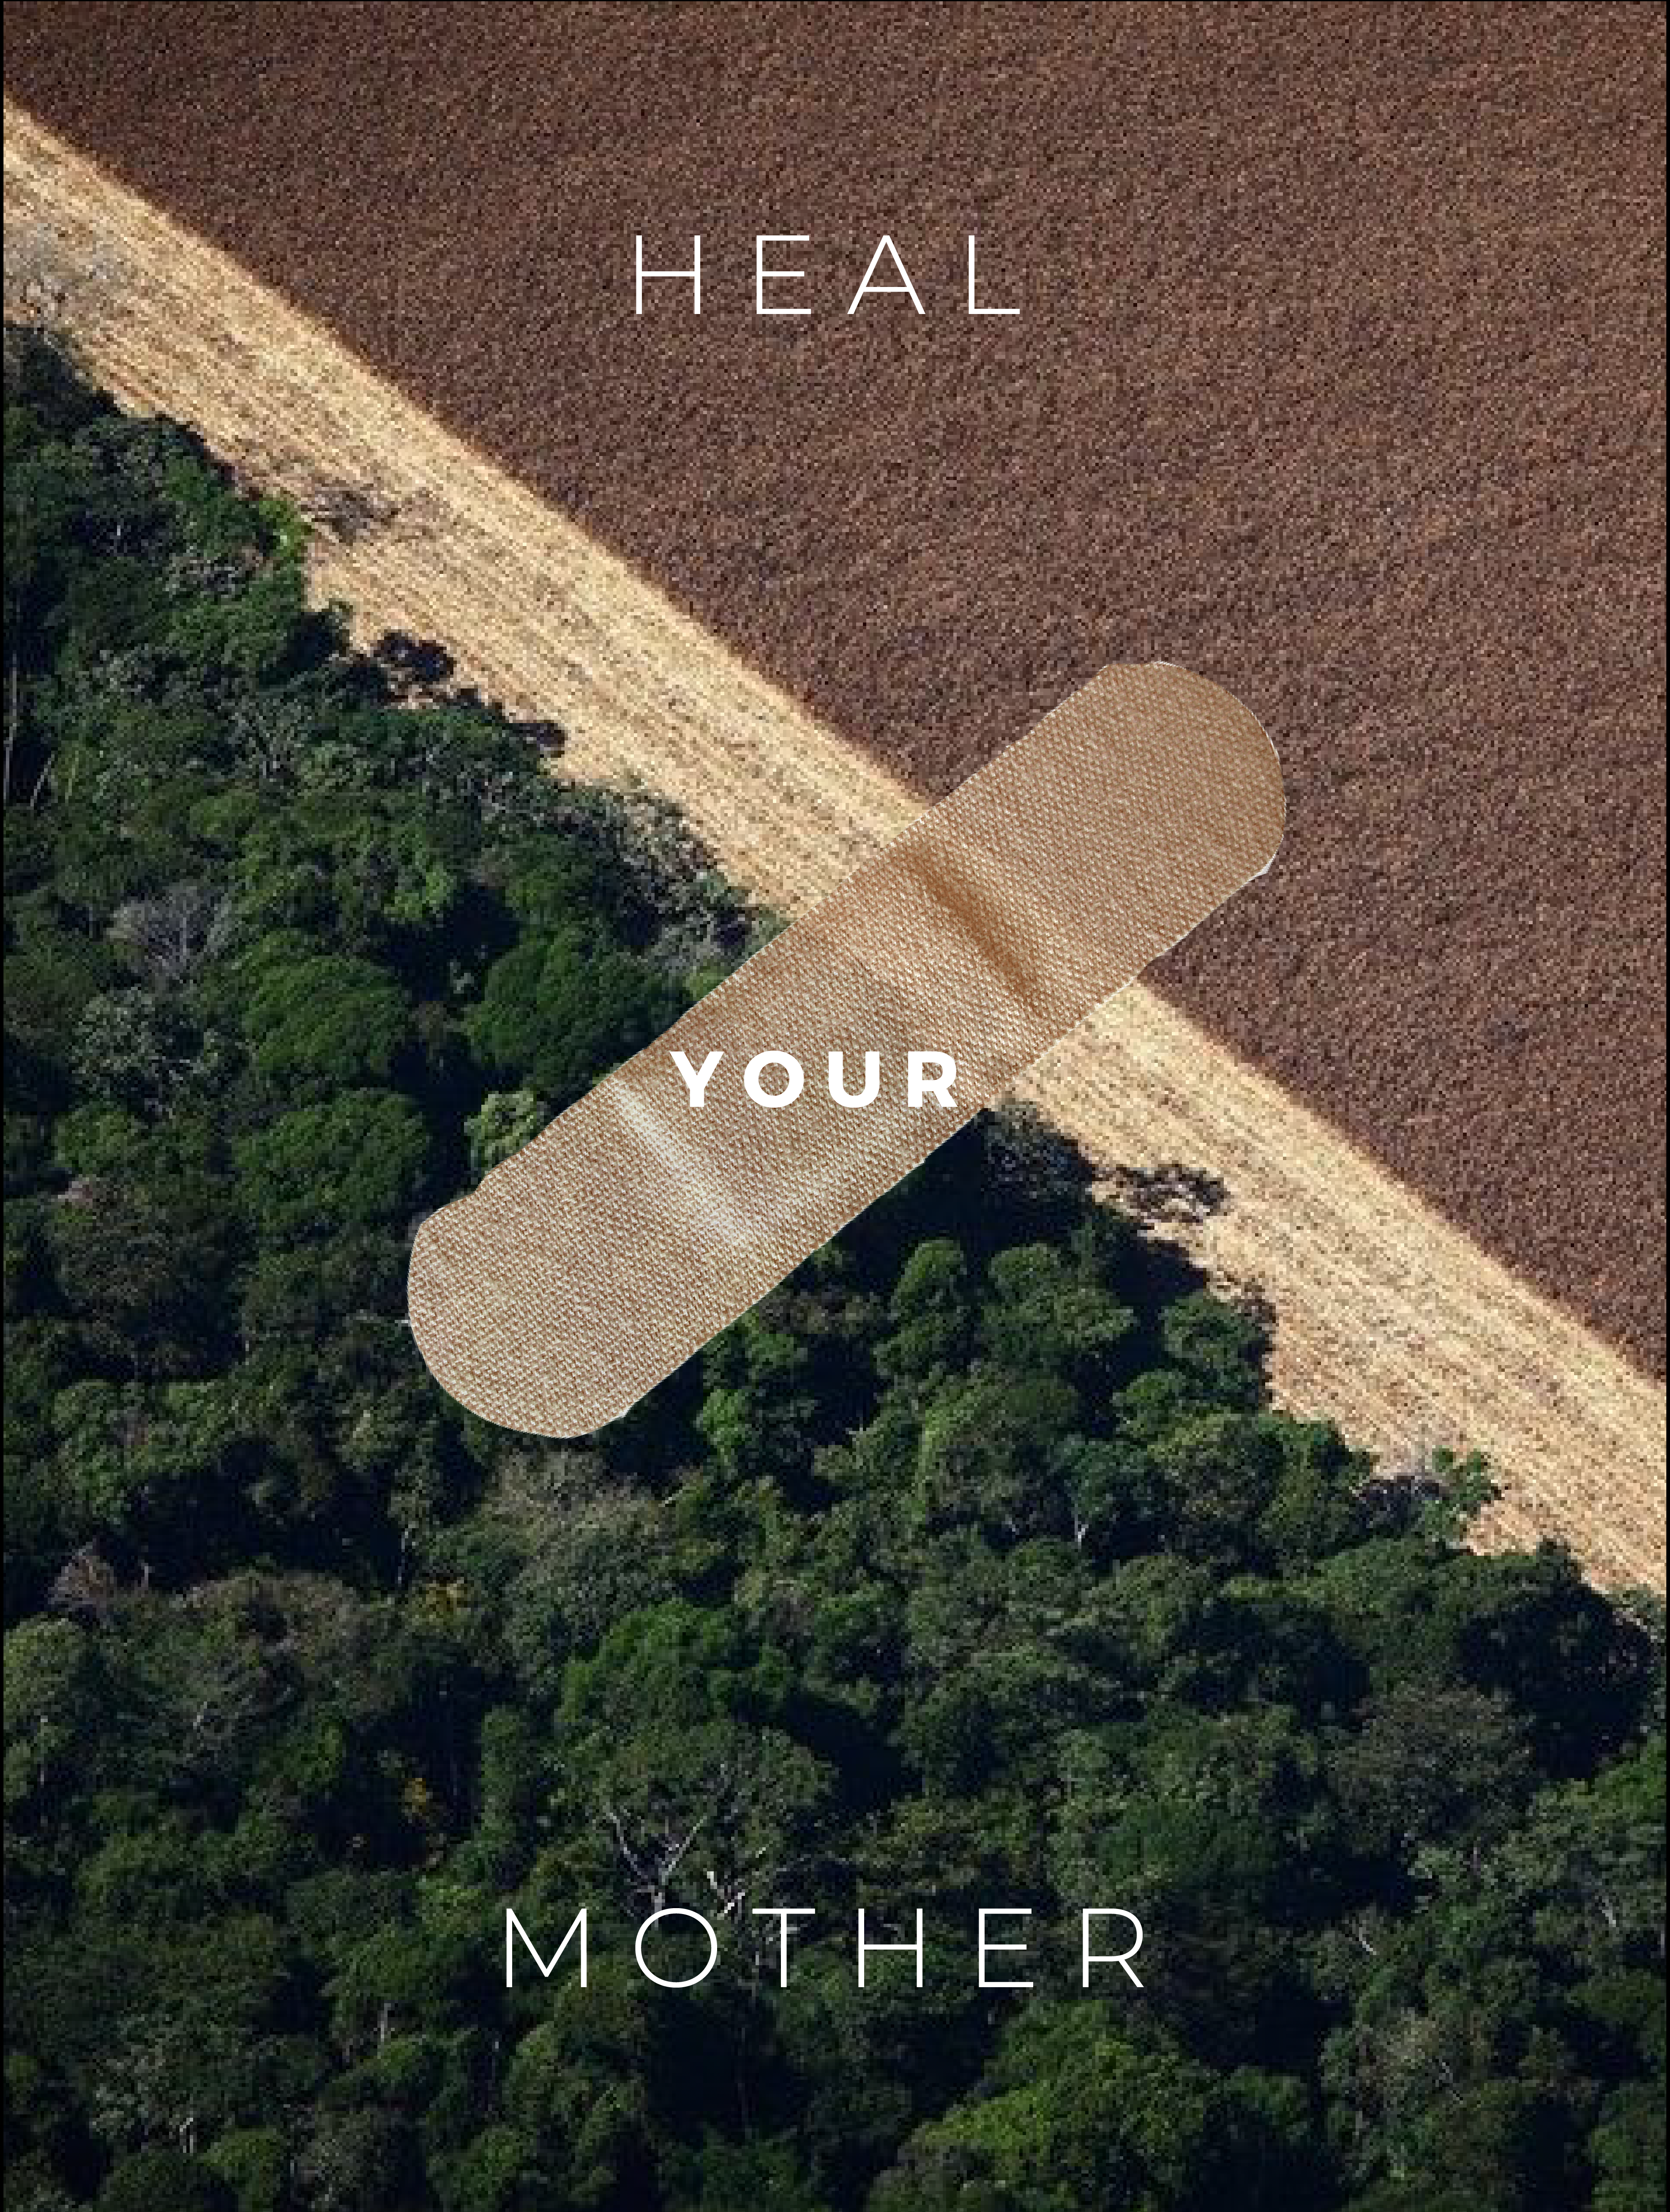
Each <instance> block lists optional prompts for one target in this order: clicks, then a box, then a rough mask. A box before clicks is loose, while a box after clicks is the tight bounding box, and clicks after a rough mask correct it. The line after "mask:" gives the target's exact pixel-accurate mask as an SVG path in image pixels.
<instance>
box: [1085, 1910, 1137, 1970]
mask: <svg viewBox="0 0 1670 2212" xmlns="http://www.w3.org/2000/svg"><path fill="white" fill-rule="evenodd" d="M1093 1920H1128V1921H1129V1922H1130V1923H1131V1925H1132V1927H1133V1928H1134V1929H1136V1931H1137V1940H1136V1942H1134V1943H1133V1945H1132V1946H1131V1948H1130V1949H1129V1950H1128V1951H1092V1950H1091V1948H1090V1944H1091V1942H1092V1940H1093V1939H1094V1936H1095V1932H1096V1931H1095V1929H1093V1928H1092V1927H1091V1925H1090V1923H1091V1922H1092V1921H1093ZM1141 1948H1142V1923H1141V1921H1140V1920H1139V1919H1138V1917H1137V1916H1136V1914H1135V1913H1134V1912H1125V1911H1120V1908H1119V1907H1118V1906H1116V1905H1114V1906H1109V1907H1107V1908H1105V1909H1102V1908H1098V1909H1096V1910H1095V1911H1090V1912H1087V1913H1086V1914H1085V1915H1084V1987H1085V1988H1086V1989H1089V1987H1090V1968H1091V1967H1092V1966H1118V1967H1120V1968H1121V1969H1122V1970H1123V1972H1124V1975H1125V1978H1126V1981H1128V1982H1130V1983H1132V1984H1133V1985H1134V1986H1135V1987H1136V1988H1138V1989H1140V1988H1141V1987H1142V1984H1141V1983H1140V1982H1139V1981H1138V1979H1137V1977H1136V1974H1135V1973H1134V1972H1133V1969H1132V1966H1131V1961H1132V1960H1133V1959H1134V1958H1135V1957H1136V1955H1137V1954H1138V1952H1139V1951H1140V1950H1141Z"/></svg>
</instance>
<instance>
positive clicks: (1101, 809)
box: [409, 662, 1284, 1437]
mask: <svg viewBox="0 0 1670 2212" xmlns="http://www.w3.org/2000/svg"><path fill="white" fill-rule="evenodd" d="M1283 817H1284V808H1283V799H1282V784H1281V771H1280V769H1279V766H1278V763H1277V759H1276V756H1275V752H1274V750H1273V749H1272V745H1271V744H1270V741H1269V739H1268V738H1266V735H1265V733H1264V732H1263V730H1262V729H1261V728H1260V726H1259V724H1258V723H1257V721H1256V720H1254V717H1253V716H1252V715H1251V714H1248V711H1247V709H1246V708H1244V707H1242V705H1241V704H1240V703H1239V702H1237V701H1236V700H1235V699H1233V698H1231V697H1230V695H1229V694H1228V693H1227V692H1225V691H1223V690H1219V689H1218V686H1217V685H1215V684H1210V683H1208V682H1206V681H1205V678H1201V677H1198V676H1194V675H1191V674H1190V673H1189V672H1188V671H1186V670H1184V669H1181V668H1176V667H1173V666H1171V665H1169V664H1167V663H1164V662H1158V663H1153V664H1149V665H1143V666H1133V667H1114V668H1108V669H1104V670H1103V671H1102V673H1101V674H1100V675H1099V676H1097V677H1096V678H1093V679H1092V680H1091V681H1090V683H1089V684H1085V685H1084V686H1083V688H1082V689H1081V690H1078V691H1076V692H1074V693H1073V694H1072V696H1071V697H1070V698H1068V699H1066V700H1065V701H1064V702H1062V704H1061V705H1060V706H1059V707H1057V708H1055V709H1054V711H1053V712H1052V713H1050V714H1047V715H1046V716H1045V717H1044V719H1043V720H1042V721H1041V722H1039V723H1038V724H1037V725H1036V726H1035V727H1034V728H1033V729H1032V730H1030V731H1029V732H1027V734H1026V735H1025V736H1024V737H1023V738H1020V739H1018V740H1017V742H1016V743H1015V744H1012V745H1011V746H1010V747H1009V748H1008V749H1007V750H1005V751H1004V752H1002V753H1000V754H999V756H998V757H997V758H996V759H995V760H993V761H992V762H991V763H989V764H988V765H987V767H986V768H984V769H981V771H980V772H979V773H978V774H977V775H972V776H970V777H969V779H968V781H966V782H965V783H963V784H961V785H959V786H958V787H957V788H956V790H955V791H953V792H952V793H950V795H949V796H948V797H947V798H945V799H942V800H941V801H940V802H939V804H938V805H937V806H934V807H932V808H931V809H930V810H929V811H927V812H926V813H925V814H922V815H920V816H919V817H917V818H916V819H915V820H914V822H912V823H910V824H909V825H908V828H906V829H904V830H903V831H902V833H901V834H900V835H899V836H897V837H896V838H895V839H894V840H893V842H891V843H890V845H888V846H887V847H886V848H885V849H884V851H883V852H882V853H880V854H878V856H877V857H876V858H874V859H873V860H869V861H866V862H865V864H864V866H861V867H859V868H858V869H857V870H856V871H855V872H853V874H852V875H851V876H850V877H849V878H847V881H846V882H845V883H844V884H842V885H841V888H840V889H839V890H837V891H835V894H834V895H833V896H831V897H830V898H829V899H828V900H826V901H825V902H824V903H823V905H822V906H821V907H819V908H817V910H816V911H815V912H814V913H812V914H811V915H807V916H806V917H805V918H804V919H803V920H801V921H797V922H795V923H794V925H793V926H792V927H791V928H789V929H787V930H786V931H785V932H784V933H782V935H780V937H777V938H774V939H773V940H772V941H771V942H770V943H769V944H768V945H766V946H765V947H764V949H763V950H762V951H759V952H757V953H756V954H755V956H754V957H753V958H752V959H750V960H749V961H747V962H745V963H744V965H743V966H742V967H741V968H739V969H738V970H737V972H736V973H735V974H734V975H732V976H730V977H729V978H728V979H727V980H726V981H725V982H724V983H722V984H720V987H718V988H717V989H716V990H714V991H712V992H710V993H709V994H708V995H707V997H706V998H704V999H703V1000H701V1002H700V1003H699V1004H698V1005H696V1006H694V1007H692V1008H691V1010H690V1012H689V1013H688V1014H686V1015H684V1016H683V1018H682V1019H680V1020H679V1021H678V1022H677V1023H676V1024H674V1026H673V1027H672V1028H671V1030H668V1031H667V1032H666V1033H665V1036H662V1037H660V1038H659V1039H658V1040H657V1042H655V1043H654V1044H653V1045H650V1046H649V1047H647V1048H646V1049H645V1050H644V1051H642V1052H641V1053H639V1054H636V1055H635V1058H633V1059H631V1060H628V1061H627V1062H626V1063H625V1064H624V1065H623V1066H621V1067H618V1068H616V1070H615V1071H614V1072H613V1073H612V1074H610V1076H609V1077H608V1078H607V1079H606V1080H605V1081H604V1082H603V1083H601V1084H599V1085H598V1087H597V1088H596V1089H595V1090H594V1091H591V1092H589V1093H588V1094H587V1095H586V1097H584V1098H582V1099H581V1100H580V1101H579V1103H577V1104H575V1105H574V1106H571V1107H570V1108H569V1109H568V1111H567V1112H566V1113H564V1114H562V1115H559V1116H558V1118H557V1119H556V1121H553V1122H552V1123H551V1125H550V1127H549V1128H547V1129H546V1130H545V1131H544V1133H542V1134H541V1135H540V1136H538V1137H537V1138H536V1139H534V1141H533V1142H532V1143H531V1145H528V1146H525V1148H524V1149H523V1150H522V1151H521V1152H518V1153H517V1154H516V1155H515V1156H514V1158H512V1159H509V1160H507V1161H506V1162H505V1163H504V1164H502V1165H501V1166H500V1167H497V1168H495V1170H493V1171H492V1173H491V1174H490V1175H489V1176H487V1178H486V1179H485V1181H484V1182H483V1183H482V1184H481V1186H480V1187H479V1188H477V1190H476V1191H474V1192H473V1193H471V1194H470V1195H469V1196H468V1197H465V1198H463V1199H460V1200H458V1201H457V1202H456V1203H455V1204H453V1205H451V1206H446V1207H443V1208H442V1209H441V1210H440V1212H436V1213H434V1214H431V1215H430V1216H429V1217H428V1219H427V1220H426V1221H425V1222H424V1223H423V1224H422V1227H421V1228H420V1230H419V1231H418V1235H417V1238H416V1243H415V1245H414V1247H413V1251H412V1260H411V1276H410V1293H409V1296H410V1315H411V1322H412V1328H413V1330H414V1332H415V1334H416V1339H417V1343H418V1346H419V1347H420V1349H421V1351H422V1354H423V1357H424V1358H425V1359H426V1360H427V1361H428V1364H429V1367H430V1369H431V1370H432V1371H433V1372H434V1375H435V1376H436V1378H437V1379H438V1380H439V1381H440V1383H441V1384H442V1386H443V1387H444V1388H445V1389H447V1390H448V1391H450V1392H451V1393H452V1395H453V1396H454V1397H455V1398H457V1399H458V1400H460V1401H462V1402H463V1403H464V1404H465V1405H466V1406H468V1407H471V1409H472V1411H474V1412H476V1413H480V1414H482V1415H483V1417H484V1418H485V1419H489V1420H491V1421H495V1422H498V1423H500V1424H501V1425H504V1426H506V1427H507V1428H514V1429H522V1430H526V1431H531V1432H533V1433H535V1434H537V1435H542V1436H555V1437H570V1436H580V1435H584V1434H586V1433H587V1432H588V1431H591V1430H593V1429H596V1428H598V1427H601V1426H602V1425H603V1424H604V1422H606V1421H609V1420H611V1419H614V1418H615V1417H616V1416H617V1415H618V1414H620V1413H624V1412H626V1410H627V1409H628V1408H629V1407H631V1406H633V1405H634V1404H635V1403H636V1401H638V1400H639V1399H640V1398H641V1396H642V1395H644V1393H645V1392H646V1391H647V1390H648V1389H651V1388H652V1387H653V1385H654V1384H655V1383H659V1381H661V1379H662V1378H663V1377H664V1376H666V1375H669V1374H671V1372H672V1370H674V1369H675V1368H676V1367H677V1366H679V1365H681V1364H683V1361H684V1360H685V1359H687V1358H689V1356H690V1354H691V1353H692V1352H696V1351H698V1350H700V1348H701V1346H702V1345H704V1344H705V1343H707V1340H708V1339H709V1338H710V1337H712V1336H714V1335H715V1334H717V1333H718V1332H719V1330H720V1329H721V1328H724V1327H725V1326H726V1323H727V1322H732V1321H734V1320H735V1319H736V1318H737V1316H738V1315H739V1314H742V1313H744V1312H746V1310H748V1308H749V1307H750V1306H751V1305H753V1304H755V1303H756V1301H757V1300H758V1299H759V1298H761V1297H763V1296H764V1294H765V1293H766V1291H768V1290H770V1289H772V1288H773V1286H774V1285H776V1284H777V1283H779V1282H780V1281H781V1280H782V1279H783V1277H784V1276H785V1275H786V1274H788V1273H790V1272H791V1271H792V1269H793V1268H794V1267H797V1266H799V1263H800V1262H801V1261H803V1260H805V1258H807V1257H808V1255H810V1254H811V1253H812V1252H814V1251H816V1250H817V1248H818V1246H819V1245H821V1244H823V1243H826V1242H827V1241H828V1239H829V1237H832V1236H834V1235H835V1232H836V1231H838V1230H840V1229H841V1228H842V1227H844V1226H845V1225H846V1224H847V1222H849V1221H851V1220H852V1219H853V1217H854V1216H855V1215H857V1214H858V1213H859V1212H862V1211H863V1209H864V1208H865V1206H868V1205H870V1204H871V1201H872V1200H875V1199H877V1198H879V1197H880V1196H881V1194H883V1193H884V1191H886V1190H887V1189H889V1188H890V1187H891V1186H892V1185H893V1184H894V1183H896V1182H897V1181H898V1180H899V1178H900V1177H901V1176H903V1175H906V1174H908V1172H909V1170H911V1169H912V1168H914V1167H915V1166H917V1165H918V1164H920V1162H921V1161H922V1160H924V1159H925V1158H926V1157H927V1155H928V1154H929V1153H930V1152H932V1151H933V1150H934V1149H935V1147H936V1146H938V1145H941V1144H943V1143H944V1141H945V1139H947V1138H948V1137H950V1135H952V1134H953V1133H955V1131H956V1130H957V1129H958V1128H960V1127H962V1126H963V1124H964V1123H965V1122H966V1121H969V1120H970V1119H971V1118H972V1117H973V1116H974V1115H975V1114H976V1113H978V1112H979V1111H980V1110H981V1109H982V1108H983V1107H987V1106H990V1105H993V1104H995V1103H997V1101H998V1100H999V1099H1000V1098H1001V1097H1002V1096H1003V1095H1004V1093H1005V1091H1006V1090H1007V1089H1008V1088H1009V1086H1010V1085H1011V1083H1013V1081H1014V1080H1015V1079H1016V1077H1017V1076H1018V1075H1020V1074H1021V1073H1023V1071H1024V1070H1025V1069H1026V1068H1027V1067H1028V1066H1030V1065H1031V1063H1032V1062H1033V1061H1034V1060H1036V1059H1037V1058H1038V1056H1039V1055H1040V1054H1041V1053H1042V1052H1044V1051H1045V1050H1046V1049H1047V1048H1048V1046H1050V1045H1051V1044H1053V1043H1054V1042H1055V1041H1056V1039H1057V1038H1059V1037H1060V1036H1064V1035H1065V1034H1066V1031H1068V1030H1071V1029H1072V1028H1074V1027H1076V1025H1077V1024H1078V1022H1079V1021H1081V1020H1082V1019H1083V1018H1084V1017H1085V1016H1086V1015H1087V1014H1089V1013H1090V1012H1092V1011H1093V1010H1094V1009H1095V1008H1096V1006H1098V1005H1100V1004H1101V1003H1102V1000H1105V999H1107V998H1108V997H1110V996H1111V995H1112V994H1114V992H1115V991H1118V990H1120V988H1121V987H1123V986H1124V985H1125V984H1126V983H1128V982H1130V981H1132V979H1133V977H1134V976H1136V975H1139V973H1140V972H1141V970H1142V969H1144V968H1145V966H1146V965H1147V964H1148V963H1149V962H1150V961H1151V960H1152V959H1155V958H1156V957H1157V956H1158V955H1159V954H1160V953H1162V952H1163V951H1166V950H1167V949H1168V948H1169V946H1171V945H1175V943H1176V942H1177V940H1178V939H1179V938H1181V937H1182V936H1184V935H1186V934H1187V932H1188V931H1189V930H1191V929H1193V927H1195V926H1196V925H1197V924H1198V923H1199V922H1200V921H1204V919H1205V916H1206V915H1209V914H1210V913H1211V912H1212V908H1214V907H1216V906H1218V905H1219V904H1220V903H1221V902H1223V901H1224V899H1226V898H1228V897H1229V896H1231V894H1232V893H1234V892H1235V891H1236V890H1240V889H1241V887H1242V885H1243V884H1246V883H1248V882H1249V881H1250V880H1251V879H1252V878H1254V877H1255V876H1258V875H1260V874H1262V873H1263V872H1264V871H1265V870H1266V868H1267V867H1268V866H1269V865H1270V863H1271V861H1272V859H1273V858H1274V856H1275V853H1276V849H1277V847H1278V844H1279V843H1280V841H1281V835H1282V826H1283ZM676 1053H682V1054H683V1055H684V1059H685V1062H686V1064H687V1065H688V1066H689V1067H690V1068H693V1069H696V1070H700V1069H701V1068H703V1067H704V1066H706V1065H707V1062H708V1060H709V1058H710V1055H711V1054H714V1053H720V1054H722V1055H723V1057H722V1059H721V1060H720V1061H719V1062H718V1063H717V1064H716V1066H715V1067H714V1072H713V1073H712V1074H711V1076H710V1078H709V1079H708V1081H707V1085H706V1086H705V1090H704V1091H703V1095H702V1103H701V1106H700V1107H699V1108H697V1107H695V1106H694V1105H693V1103H692V1092H691V1087H690V1085H689V1082H688V1080H687V1079H686V1077H685V1075H684V1074H683V1073H681V1071H680V1066H679V1063H678V1062H677V1060H675V1058H674V1054H676ZM765 1053H770V1054H787V1055H790V1056H792V1058H793V1060H796V1061H797V1062H799V1065H800V1066H801V1067H802V1068H803V1069H804V1070H805V1085H804V1088H803V1089H802V1090H801V1091H800V1092H799V1096H798V1097H795V1098H794V1099H793V1100H792V1103H786V1104H783V1105H780V1106H777V1107H771V1106H768V1105H763V1104H762V1103H758V1102H757V1101H756V1099H755V1098H754V1097H750V1095H749V1094H748V1091H747V1090H746V1089H745V1088H744V1081H743V1076H744V1070H745V1069H746V1067H747V1066H748V1065H749V1063H750V1061H752V1060H754V1059H755V1058H756V1056H757V1055H759V1054H765ZM831 1053H840V1054H842V1055H843V1060H844V1065H845V1069H846V1084H847V1088H848V1089H849V1090H850V1091H860V1090H861V1089H862V1088H863V1087H864V1074H865V1061H866V1055H867V1054H872V1053H873V1054H879V1056H880V1064H881V1068H882V1070H883V1071H884V1074H883V1079H882V1081H881V1083H880V1085H879V1087H878V1091H877V1094H876V1096H875V1098H874V1100H873V1102H872V1103H869V1104H867V1105H865V1106H861V1107H856V1108H855V1107H851V1106H845V1105H842V1104H840V1103H836V1101H835V1099H834V1098H833V1097H831V1095H830V1091H829V1085H828V1084H827V1081H826V1077H827V1073H828V1068H829V1055H830V1054H831ZM912 1053H932V1054H942V1055H944V1056H945V1057H947V1058H949V1059H950V1060H954V1061H955V1063H956V1082H955V1085H954V1087H953V1090H952V1093H951V1095H952V1096H953V1097H954V1099H955V1102H956V1103H955V1104H954V1105H946V1104H944V1103H938V1101H937V1100H936V1098H935V1097H933V1096H932V1094H929V1095H927V1096H926V1097H923V1098H922V1099H921V1101H920V1103H916V1104H912V1103H910V1097H909V1092H908V1086H907V1083H906V1079H905V1071H906V1067H907V1064H908V1055H909V1054H912ZM784 1083H785V1071H784V1070H783V1069H782V1068H781V1067H780V1066H779V1067H775V1068H774V1069H773V1070H771V1072H770V1073H769V1075H768V1077H765V1078H763V1079H762V1085H763V1087H764V1088H766V1089H767V1090H769V1091H777V1090H781V1089H782V1088H783V1087H784Z"/></svg>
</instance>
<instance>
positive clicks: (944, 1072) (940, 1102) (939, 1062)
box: [905, 1052, 956, 1106]
mask: <svg viewBox="0 0 1670 2212" xmlns="http://www.w3.org/2000/svg"><path fill="white" fill-rule="evenodd" d="M930 1060H932V1062H933V1064H934V1066H936V1067H937V1068H938V1070H939V1073H938V1075H930V1074H929V1073H928V1072H927V1068H928V1062H929V1061H930ZM905 1066H906V1070H907V1073H906V1085H907V1088H906V1093H905V1095H906V1097H908V1100H909V1102H910V1103H911V1104H912V1105H913V1106H920V1105H921V1104H922V1103H924V1101H925V1100H926V1098H927V1097H928V1096H929V1095H930V1093H932V1098H933V1103H934V1104H935V1105H936V1106H955V1105H956V1099H955V1098H953V1097H951V1085H952V1084H953V1083H955V1082H956V1061H955V1060H953V1059H952V1058H951V1056H950V1054H949V1053H948V1052H913V1053H912V1054H909V1055H908V1059H907V1060H906V1062H905Z"/></svg>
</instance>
